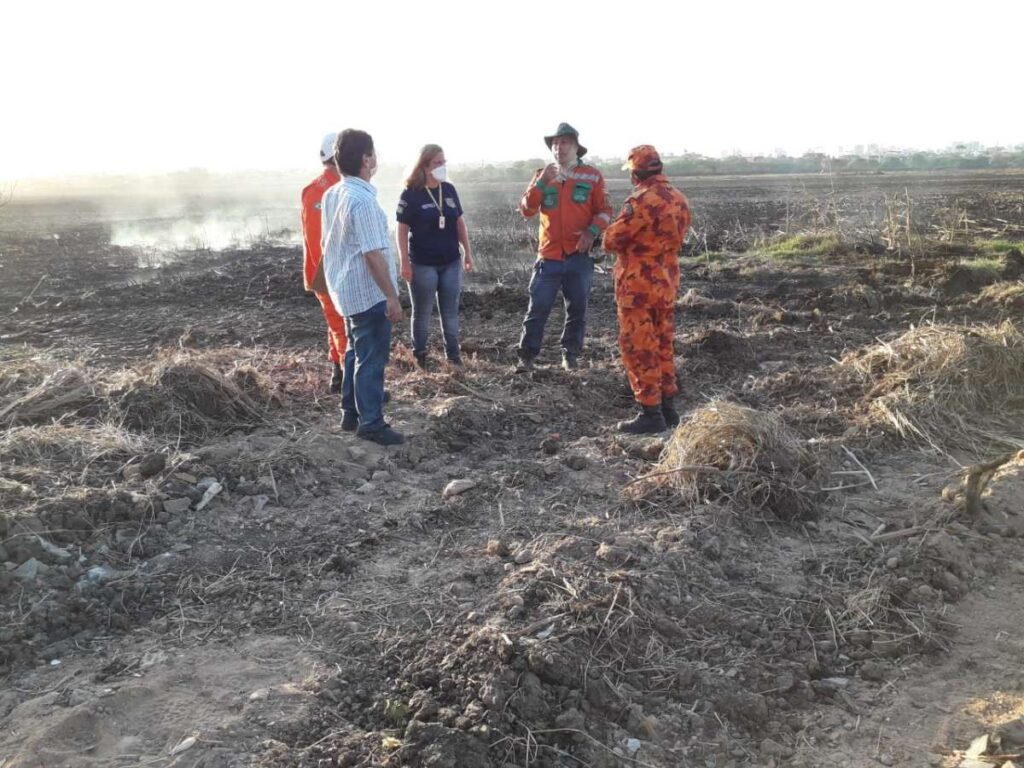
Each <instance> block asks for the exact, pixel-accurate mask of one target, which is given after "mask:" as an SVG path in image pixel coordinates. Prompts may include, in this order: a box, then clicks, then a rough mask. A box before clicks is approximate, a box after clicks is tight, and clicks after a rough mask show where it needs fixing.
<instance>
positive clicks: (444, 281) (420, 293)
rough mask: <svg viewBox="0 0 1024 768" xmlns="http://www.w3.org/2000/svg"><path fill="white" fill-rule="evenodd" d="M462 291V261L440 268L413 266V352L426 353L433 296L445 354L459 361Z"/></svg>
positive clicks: (440, 266)
mask: <svg viewBox="0 0 1024 768" xmlns="http://www.w3.org/2000/svg"><path fill="white" fill-rule="evenodd" d="M461 291H462V259H461V258H460V259H455V261H453V262H451V263H449V264H442V265H439V266H435V265H430V264H415V263H414V264H413V265H412V282H411V283H409V294H410V296H411V297H412V351H413V353H414V354H420V353H423V352H426V351H427V334H428V332H429V330H430V319H431V317H432V315H433V314H434V296H437V311H438V312H439V313H440V315H441V333H442V334H443V335H444V352H445V356H446V357H447V358H448V359H449V360H458V359H459V293H460V292H461Z"/></svg>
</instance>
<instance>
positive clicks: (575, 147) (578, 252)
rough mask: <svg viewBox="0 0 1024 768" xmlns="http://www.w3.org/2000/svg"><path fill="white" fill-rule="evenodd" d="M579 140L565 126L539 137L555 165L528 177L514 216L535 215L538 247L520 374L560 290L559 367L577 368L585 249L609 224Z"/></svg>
mask: <svg viewBox="0 0 1024 768" xmlns="http://www.w3.org/2000/svg"><path fill="white" fill-rule="evenodd" d="M579 138H580V136H579V132H578V131H577V130H576V129H575V128H573V127H572V126H571V125H569V124H568V123H562V124H560V125H559V126H558V128H557V130H556V131H555V132H554V134H552V135H551V136H545V137H544V141H545V143H546V144H547V145H548V149H550V150H551V152H552V154H553V155H554V159H555V162H553V163H551V164H550V165H548V166H547V167H546V168H542V169H540V170H538V171H537V172H536V173H534V174H533V179H531V180H530V187H529V189H527V190H526V193H525V194H524V195H523V198H522V200H520V201H519V211H520V213H522V214H523V216H525V217H526V218H532V217H534V216H536V215H537V214H538V213H540V248H539V249H538V250H539V253H538V254H537V257H538V258H537V262H536V263H535V264H534V266H533V277H532V278H531V280H530V306H529V309H527V311H526V318H525V319H524V320H523V333H522V336H521V337H520V339H519V367H518V368H517V369H516V370H517V371H519V372H525V371H528V370H530V369H531V368H532V367H533V360H534V358H535V357H537V355H538V354H539V353H540V347H541V341H542V339H543V337H544V325H545V324H546V323H547V320H548V315H549V314H551V308H552V307H553V306H554V304H555V299H556V298H557V297H558V291H559V289H561V291H562V301H563V302H564V304H565V327H564V328H563V329H562V342H561V343H562V367H563V368H565V369H566V370H572V369H575V368H577V367H578V365H579V363H578V362H577V359H578V357H579V354H580V350H581V349H582V348H583V335H584V331H585V330H586V321H587V302H588V301H589V300H590V286H591V283H592V282H593V280H594V262H593V260H592V259H591V258H590V249H591V248H592V247H593V245H594V240H595V239H596V238H597V237H598V236H600V234H601V233H602V232H603V231H604V230H605V229H606V228H607V227H608V223H609V222H610V221H611V219H612V205H611V202H610V201H609V200H608V193H607V192H606V191H605V185H604V176H602V175H601V172H600V171H599V170H597V168H595V167H593V166H592V165H587V164H586V163H584V162H583V161H582V160H581V159H580V158H582V157H583V156H584V155H585V154H587V148H586V147H582V146H580V143H579Z"/></svg>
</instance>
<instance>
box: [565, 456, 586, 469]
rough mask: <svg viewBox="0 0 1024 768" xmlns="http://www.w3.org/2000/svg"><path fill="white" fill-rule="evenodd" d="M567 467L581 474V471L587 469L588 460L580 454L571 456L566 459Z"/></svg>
mask: <svg viewBox="0 0 1024 768" xmlns="http://www.w3.org/2000/svg"><path fill="white" fill-rule="evenodd" d="M565 466H567V467H568V468H569V469H573V470H575V471H577V472H579V471H580V470H581V469H586V467H587V458H586V457H585V456H580V455H579V454H578V453H573V454H570V455H568V456H566V457H565Z"/></svg>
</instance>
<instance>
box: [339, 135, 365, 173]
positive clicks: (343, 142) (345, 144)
mask: <svg viewBox="0 0 1024 768" xmlns="http://www.w3.org/2000/svg"><path fill="white" fill-rule="evenodd" d="M372 153H373V137H372V136H370V134H368V133H367V132H366V131H357V130H356V129H355V128H346V129H345V130H344V131H342V132H341V133H339V134H338V138H337V139H335V141H334V162H335V163H337V164H338V170H339V171H341V172H342V174H343V175H345V176H358V175H359V172H360V171H361V170H362V168H363V158H364V157H366V156H367V155H369V154H372Z"/></svg>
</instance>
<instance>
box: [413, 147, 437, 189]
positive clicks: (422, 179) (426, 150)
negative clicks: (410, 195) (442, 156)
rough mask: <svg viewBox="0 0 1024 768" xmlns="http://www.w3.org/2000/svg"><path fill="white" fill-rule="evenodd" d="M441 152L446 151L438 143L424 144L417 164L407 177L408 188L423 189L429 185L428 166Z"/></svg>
mask: <svg viewBox="0 0 1024 768" xmlns="http://www.w3.org/2000/svg"><path fill="white" fill-rule="evenodd" d="M439 152H444V150H443V149H441V147H439V146H438V145H437V144H426V145H424V147H423V149H421V150H420V158H419V160H417V161H416V165H414V166H413V169H412V170H411V171H410V172H409V175H408V176H407V177H406V179H405V188H406V189H423V187H425V186H426V185H427V166H428V165H430V162H431V161H432V160H433V159H434V157H436V156H437V154H438V153H439Z"/></svg>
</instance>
